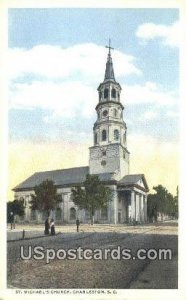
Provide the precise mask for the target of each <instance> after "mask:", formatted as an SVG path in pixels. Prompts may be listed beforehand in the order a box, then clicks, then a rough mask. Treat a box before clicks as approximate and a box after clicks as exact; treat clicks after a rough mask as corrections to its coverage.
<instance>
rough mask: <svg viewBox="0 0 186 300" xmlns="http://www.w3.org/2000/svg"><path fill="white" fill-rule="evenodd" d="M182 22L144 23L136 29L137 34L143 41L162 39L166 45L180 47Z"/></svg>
mask: <svg viewBox="0 0 186 300" xmlns="http://www.w3.org/2000/svg"><path fill="white" fill-rule="evenodd" d="M180 31H181V27H180V23H179V22H175V23H173V24H172V25H169V26H168V25H157V24H154V23H144V24H142V25H140V26H139V27H138V29H137V31H136V36H137V37H138V38H141V39H142V40H143V41H150V40H153V39H157V38H159V39H161V40H162V41H163V44H164V45H167V46H170V47H178V46H179V45H180Z"/></svg>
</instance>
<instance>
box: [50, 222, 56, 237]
mask: <svg viewBox="0 0 186 300" xmlns="http://www.w3.org/2000/svg"><path fill="white" fill-rule="evenodd" d="M50 230H51V235H55V234H56V233H55V224H54V219H51V223H50Z"/></svg>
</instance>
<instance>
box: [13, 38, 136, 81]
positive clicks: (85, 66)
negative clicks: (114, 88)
mask: <svg viewBox="0 0 186 300" xmlns="http://www.w3.org/2000/svg"><path fill="white" fill-rule="evenodd" d="M106 55H107V54H106V50H105V48H104V47H102V46H98V45H95V44H91V43H88V44H81V45H75V46H72V47H69V48H66V49H64V48H61V47H59V46H51V45H38V46H35V47H33V48H31V49H22V48H12V49H9V52H8V75H9V78H10V79H12V78H17V77H19V76H25V75H27V74H33V75H35V76H44V77H46V78H49V79H56V78H65V80H67V79H68V78H75V79H77V78H78V79H79V78H82V79H84V80H85V81H87V76H88V78H89V80H95V79H96V80H98V78H100V79H99V80H101V79H102V77H103V75H104V74H103V72H104V69H105V62H106ZM112 56H113V60H114V69H115V72H116V74H117V76H126V75H129V74H137V75H140V74H141V71H140V70H139V69H138V68H137V67H135V65H134V62H135V58H134V57H133V56H130V55H126V54H123V53H122V52H120V51H114V53H113V55H112Z"/></svg>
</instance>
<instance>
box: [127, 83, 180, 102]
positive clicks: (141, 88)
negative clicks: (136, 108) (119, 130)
mask: <svg viewBox="0 0 186 300" xmlns="http://www.w3.org/2000/svg"><path fill="white" fill-rule="evenodd" d="M122 89H123V93H124V95H125V100H124V104H125V103H126V104H127V105H130V104H147V103H152V104H158V105H161V106H162V105H168V106H171V105H175V104H176V103H178V99H177V98H176V96H175V95H174V92H172V91H169V92H168V91H165V90H163V89H162V87H161V86H159V85H157V84H156V83H154V82H146V83H145V84H144V85H139V84H136V85H131V86H129V85H123V86H122Z"/></svg>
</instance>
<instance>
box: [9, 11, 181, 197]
mask: <svg viewBox="0 0 186 300" xmlns="http://www.w3.org/2000/svg"><path fill="white" fill-rule="evenodd" d="M8 24H9V28H8V39H9V41H8V44H9V50H8V76H9V99H8V101H9V192H8V197H9V199H10V200H12V199H13V193H12V192H11V189H12V188H13V187H15V186H16V185H17V184H19V183H20V182H22V181H23V180H25V179H26V178H27V177H28V176H30V175H32V174H33V173H34V172H36V171H42V170H43V171H44V170H52V169H60V168H68V167H76V166H82V165H88V154H89V152H88V147H89V146H91V145H92V143H93V130H92V128H93V124H94V122H95V121H96V112H95V106H96V104H97V103H98V92H97V87H98V86H99V84H100V83H101V82H102V81H103V79H104V72H105V64H106V59H107V53H108V49H106V48H105V46H106V45H107V44H108V40H109V38H110V39H111V44H112V47H113V48H114V50H113V51H112V59H113V65H114V71H115V77H116V80H117V81H118V82H119V83H120V85H121V87H122V95H121V102H122V104H123V105H124V107H125V110H124V120H125V122H126V123H127V128H128V150H129V151H130V153H131V156H130V173H131V174H132V173H144V174H145V176H146V179H147V181H148V184H149V187H150V190H152V187H153V186H156V185H157V184H162V185H164V186H165V187H167V188H168V190H169V191H170V192H172V193H173V194H175V193H176V186H177V185H178V140H179V43H180V41H179V30H180V27H179V26H180V24H179V10H178V9H155V8H154V9H142V8H136V9H124V8H123V9H112V8H109V9H106V8H102V9H96V8H89V9H87V8H86V9H85V8H81V9H78V8H69V9H68V8H57V9H54V8H48V9H47V8H45V9H39V8H34V9H29V8H26V9H9V12H8Z"/></svg>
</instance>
